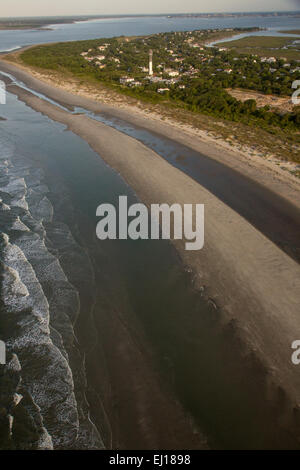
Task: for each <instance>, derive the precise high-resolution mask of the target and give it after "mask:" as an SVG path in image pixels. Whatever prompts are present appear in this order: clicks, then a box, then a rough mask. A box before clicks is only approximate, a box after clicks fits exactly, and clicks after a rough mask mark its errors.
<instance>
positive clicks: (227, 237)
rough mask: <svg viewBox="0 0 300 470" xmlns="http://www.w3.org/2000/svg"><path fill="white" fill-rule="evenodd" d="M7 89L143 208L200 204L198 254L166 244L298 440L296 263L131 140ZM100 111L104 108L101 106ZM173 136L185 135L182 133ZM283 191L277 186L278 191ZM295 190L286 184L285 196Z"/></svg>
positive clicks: (299, 275)
mask: <svg viewBox="0 0 300 470" xmlns="http://www.w3.org/2000/svg"><path fill="white" fill-rule="evenodd" d="M0 65H1V64H0ZM23 73H24V72H23ZM24 77H25V75H24V76H23V78H24ZM35 84H36V79H31V87H32V88H34V89H36V85H35ZM45 87H46V88H47V87H48V85H45V84H40V85H39V88H38V89H39V90H40V91H42V90H43V89H45ZM9 91H10V92H12V93H14V94H16V95H17V97H18V98H19V99H20V100H21V101H24V102H25V103H26V104H27V105H28V106H30V107H31V108H33V109H35V110H36V111H38V112H40V113H42V114H45V115H46V116H48V117H49V118H50V119H52V120H54V121H57V122H60V123H62V124H64V125H65V126H66V128H67V130H69V131H71V132H74V133H75V134H77V135H78V136H80V137H81V138H83V139H84V140H85V141H86V142H87V143H88V144H89V145H90V147H91V148H92V149H93V150H95V151H96V152H97V153H98V154H99V155H101V157H102V158H103V159H104V160H105V161H106V163H107V164H108V165H109V166H111V167H113V168H114V169H115V170H116V171H118V172H119V173H120V174H121V175H122V177H123V178H124V179H125V180H126V182H127V183H128V184H129V185H130V186H131V187H132V188H133V190H134V191H135V192H136V194H137V195H138V197H139V199H140V200H142V201H143V202H145V203H146V204H147V205H148V206H149V205H150V204H152V203H163V202H165V203H167V204H170V205H171V204H173V203H175V202H180V203H194V204H196V203H203V204H205V207H206V216H205V217H206V218H205V223H206V229H205V236H206V240H205V247H204V249H203V250H201V251H199V252H187V251H185V250H184V244H183V242H181V241H174V245H175V247H176V249H177V251H178V253H179V254H180V256H181V258H182V260H183V262H184V264H185V265H186V266H187V267H188V268H189V269H191V270H192V272H193V273H194V276H195V277H194V285H195V288H196V289H198V290H201V291H203V292H204V296H205V297H206V298H207V299H210V300H211V301H212V302H213V303H214V305H215V306H216V310H217V312H219V313H221V312H222V318H221V319H220V321H221V323H222V324H223V325H224V327H226V326H228V325H230V324H232V323H233V324H234V325H235V328H236V331H237V332H238V334H239V337H240V338H241V340H242V342H243V344H244V345H245V347H246V349H247V351H248V353H249V354H253V355H254V356H257V357H258V358H259V360H260V361H261V362H262V364H263V365H264V367H265V369H266V371H267V377H268V380H267V384H266V386H267V390H268V393H269V396H270V400H272V401H274V403H276V399H278V397H277V393H278V390H279V389H281V390H283V392H284V396H285V400H284V406H283V407H282V408H280V412H281V413H282V417H283V419H284V420H286V422H288V423H289V424H290V425H291V426H293V428H292V429H294V426H295V427H296V429H297V435H296V436H295V437H297V436H299V429H300V423H299V422H297V423H296V424H295V415H294V412H295V410H297V411H298V410H299V404H300V392H299V390H300V377H299V373H298V371H297V367H295V366H294V365H293V364H292V363H291V361H290V356H291V353H292V350H291V343H292V342H293V341H294V340H295V339H297V337H298V336H299V334H300V323H299V319H298V317H299V303H300V282H299V279H300V267H299V265H298V264H297V263H296V262H295V261H293V260H292V259H291V258H289V257H288V256H287V255H286V254H285V253H283V252H282V251H281V250H280V249H279V248H277V247H276V246H275V245H274V244H273V243H272V242H270V241H269V240H268V239H267V238H266V237H265V236H264V235H262V234H261V233H260V232H258V231H257V230H256V229H255V228H254V227H253V226H252V225H251V224H250V223H248V222H247V221H246V220H245V219H244V218H242V217H241V216H239V215H238V214H237V213H236V212H234V211H233V210H232V209H230V208H229V207H228V206H227V205H226V204H224V203H223V202H221V201H220V200H219V199H218V198H217V197H216V196H214V195H212V194H211V193H210V192H209V191H208V190H206V189H205V188H204V187H202V186H201V185H200V184H198V183H197V182H196V181H194V180H192V179H191V178H190V177H189V176H187V175H186V174H184V173H182V172H181V171H180V170H178V169H177V168H175V167H173V166H171V165H170V164H169V163H167V162H166V161H165V160H164V159H163V158H162V157H160V156H159V155H158V154H157V153H155V152H154V151H152V150H150V149H149V148H147V147H146V146H145V145H143V144H142V143H140V142H139V141H137V140H135V139H134V138H132V137H129V136H127V135H125V134H123V133H121V132H119V131H117V130H115V129H113V128H112V127H109V126H107V125H105V124H102V123H101V122H98V121H95V120H92V119H90V118H89V117H87V116H85V115H72V114H70V113H68V112H66V111H64V110H62V109H60V108H58V107H57V106H55V105H53V104H51V103H49V102H47V101H44V100H42V99H40V98H38V97H36V96H34V95H32V94H31V93H30V92H27V91H25V90H22V89H21V88H19V87H18V86H16V85H11V86H10V88H9ZM48 91H49V90H48ZM54 91H55V90H54ZM54 91H53V89H52V92H53V93H54ZM55 93H56V99H57V100H58V101H60V102H65V103H66V104H69V105H70V104H71V96H70V95H68V94H65V93H64V92H63V91H61V90H56V92H55ZM74 99H75V97H74ZM76 99H78V97H76ZM104 109H108V108H107V107H105V106H104V105H102V111H104ZM109 109H111V108H109ZM121 114H122V113H121ZM131 119H139V118H136V117H131ZM151 126H154V123H152V124H151ZM160 126H162V127H163V129H166V132H168V133H172V132H177V131H176V129H175V130H172V129H170V128H168V127H166V126H165V125H164V124H161V123H160ZM178 138H180V139H184V138H186V137H185V134H182V135H180V137H179V136H178ZM189 138H191V136H190V137H189ZM193 145H202V151H203V148H204V147H203V146H205V145H206V146H207V148H208V147H209V146H208V144H206V143H205V144H204V143H202V142H201V144H199V143H196V144H195V143H194V144H193ZM120 149H122V154H121V155H120ZM209 151H210V152H212V149H211V148H210V150H209ZM214 152H215V153H216V155H215V158H221V157H222V158H223V159H224V158H228V160H230V157H229V156H227V155H226V156H224V155H223V154H222V152H219V153H218V152H217V150H216V149H214ZM238 163H239V162H236V165H237V164H238ZM263 177H265V175H264V176H263ZM269 184H271V183H269ZM273 184H274V182H273ZM275 184H278V182H276V183H275ZM285 184H286V183H285ZM284 187H286V186H284V185H282V186H280V185H279V188H280V191H283V189H284ZM295 191H297V190H296V188H293V187H292V185H291V188H290V193H289V195H288V196H289V197H292V194H295ZM298 332H299V333H298ZM253 379H254V380H257V378H253ZM296 421H297V420H296Z"/></svg>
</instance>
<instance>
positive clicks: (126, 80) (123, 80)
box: [120, 77, 135, 85]
mask: <svg viewBox="0 0 300 470" xmlns="http://www.w3.org/2000/svg"><path fill="white" fill-rule="evenodd" d="M134 81H135V80H134V78H131V77H121V78H120V83H121V85H128V84H129V83H132V82H134Z"/></svg>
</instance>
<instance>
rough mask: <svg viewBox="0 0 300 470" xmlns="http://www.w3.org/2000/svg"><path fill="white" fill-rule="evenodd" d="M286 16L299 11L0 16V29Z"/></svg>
mask: <svg viewBox="0 0 300 470" xmlns="http://www.w3.org/2000/svg"><path fill="white" fill-rule="evenodd" d="M281 16H287V17H291V18H297V17H300V11H277V12H218V13H209V12H206V13H161V14H155V13H153V14H131V15H130V14H129V15H128V14H123V15H122V14H119V15H91V16H62V17H12V18H2V19H1V17H0V31H8V30H28V29H38V30H46V31H47V30H51V29H52V28H47V27H48V26H51V25H54V24H75V23H78V22H80V23H81V22H86V21H93V20H104V19H119V18H147V17H157V18H161V17H167V18H170V19H176V18H205V19H207V18H243V17H245V18H247V17H251V18H270V17H281Z"/></svg>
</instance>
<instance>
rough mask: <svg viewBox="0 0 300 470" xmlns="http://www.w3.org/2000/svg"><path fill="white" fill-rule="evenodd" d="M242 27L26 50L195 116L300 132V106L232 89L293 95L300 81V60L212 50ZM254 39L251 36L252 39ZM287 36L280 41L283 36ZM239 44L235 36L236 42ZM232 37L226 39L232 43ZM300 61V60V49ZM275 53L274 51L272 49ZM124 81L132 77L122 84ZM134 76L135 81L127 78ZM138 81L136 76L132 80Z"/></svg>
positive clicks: (42, 64)
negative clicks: (242, 97)
mask: <svg viewBox="0 0 300 470" xmlns="http://www.w3.org/2000/svg"><path fill="white" fill-rule="evenodd" d="M233 32H236V33H239V32H241V30H236V31H232V30H231V31H227V30H226V31H224V30H219V31H218V30H217V31H216V30H214V31H211V30H207V31H192V32H175V33H161V34H156V35H152V36H145V37H134V38H126V37H119V38H110V39H98V40H88V41H77V42H69V43H59V44H54V45H45V46H37V47H33V48H30V49H28V50H26V51H25V52H23V53H22V54H21V59H22V60H23V61H24V62H25V63H26V64H28V65H30V66H34V67H39V68H41V69H43V70H49V71H51V70H53V71H57V72H61V73H63V74H66V73H69V74H72V76H74V77H77V78H78V79H79V80H80V81H84V82H89V83H91V84H97V83H100V82H101V83H103V84H105V85H106V86H108V87H111V88H113V89H114V90H117V91H118V92H121V93H123V94H126V95H128V96H132V97H135V98H137V99H139V100H141V101H147V102H149V103H153V104H156V103H157V104H159V103H161V104H164V105H166V104H167V105H169V106H172V107H176V108H178V109H179V108H181V109H184V110H188V111H192V112H193V113H202V114H207V115H211V116H215V117H218V118H221V119H225V120H230V121H232V122H240V123H243V124H247V125H251V126H259V127H260V128H263V129H265V130H267V131H268V132H270V133H272V134H276V133H278V131H279V129H281V130H283V131H284V132H288V133H291V132H295V131H299V127H300V110H299V107H294V110H293V112H290V113H289V112H286V113H280V112H278V111H272V110H270V109H269V107H267V106H265V107H263V108H257V106H256V101H255V100H254V99H250V100H247V101H244V102H242V101H238V100H237V99H236V98H234V97H233V96H231V95H230V94H229V93H228V92H227V91H226V89H228V88H246V89H252V90H256V91H259V92H263V93H266V94H276V95H279V96H290V95H291V94H292V91H293V89H292V83H293V81H294V80H297V79H299V78H300V73H299V67H298V63H297V62H296V61H295V60H293V61H291V62H290V63H286V61H284V60H283V59H280V60H277V59H275V58H274V59H272V61H271V62H270V63H269V62H268V60H263V59H259V58H258V57H255V56H253V54H241V55H240V54H237V53H236V52H235V50H234V51H232V50H230V49H229V50H228V49H227V48H226V49H225V50H224V48H223V47H219V46H220V44H218V47H207V46H206V43H207V42H208V41H209V40H213V38H215V37H216V35H218V36H220V35H224V34H227V35H228V34H231V35H232V34H233ZM250 39H251V41H250ZM264 39H266V44H267V46H271V45H272V46H274V44H275V43H276V44H277V45H279V44H281V45H282V44H286V42H283V41H289V39H288V38H275V39H276V41H275V42H273V39H274V38H270V37H251V38H244V39H241V40H239V41H243V43H245V42H246V41H248V45H249V47H252V48H253V47H254V45H257V44H261V41H262V40H264ZM277 39H279V40H280V41H277ZM236 42H238V41H233V42H232V43H233V44H234V43H236ZM232 43H231V42H229V43H226V44H227V45H228V44H232ZM150 49H152V50H153V67H154V75H153V76H151V77H149V76H148V69H147V66H148V58H149V50H150ZM297 53H298V58H300V53H299V52H297ZM269 56H270V54H269ZM120 78H123V79H124V78H125V80H122V84H121V83H120ZM126 80H127V81H126ZM130 80H131V81H130Z"/></svg>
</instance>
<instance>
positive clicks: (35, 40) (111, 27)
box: [0, 16, 299, 52]
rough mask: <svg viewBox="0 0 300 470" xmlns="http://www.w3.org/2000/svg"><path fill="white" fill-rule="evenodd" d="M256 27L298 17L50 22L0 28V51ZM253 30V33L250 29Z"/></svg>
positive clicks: (271, 30)
mask: <svg viewBox="0 0 300 470" xmlns="http://www.w3.org/2000/svg"><path fill="white" fill-rule="evenodd" d="M255 26H256V27H260V28H265V29H266V31H263V32H260V33H259V34H267V35H270V34H271V35H274V34H275V35H276V34H280V33H278V32H279V31H280V30H281V29H296V28H297V29H298V28H299V18H292V17H288V16H286V17H285V16H280V17H270V18H260V17H257V18H253V17H242V18H209V19H208V18H184V17H177V18H168V17H167V16H159V17H151V16H147V17H141V18H113V19H101V20H93V21H87V22H77V23H75V24H61V25H53V26H51V28H52V31H49V30H46V29H44V30H25V31H24V30H23V31H17V30H16V31H12V30H11V31H0V52H3V51H10V50H14V49H17V48H20V47H22V46H26V45H32V44H40V43H49V42H57V41H78V40H83V39H96V38H100V37H113V36H121V35H126V36H133V35H145V34H154V33H159V32H166V31H184V30H187V31H190V30H194V29H208V28H237V27H241V28H245V27H255ZM251 34H257V33H251Z"/></svg>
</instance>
